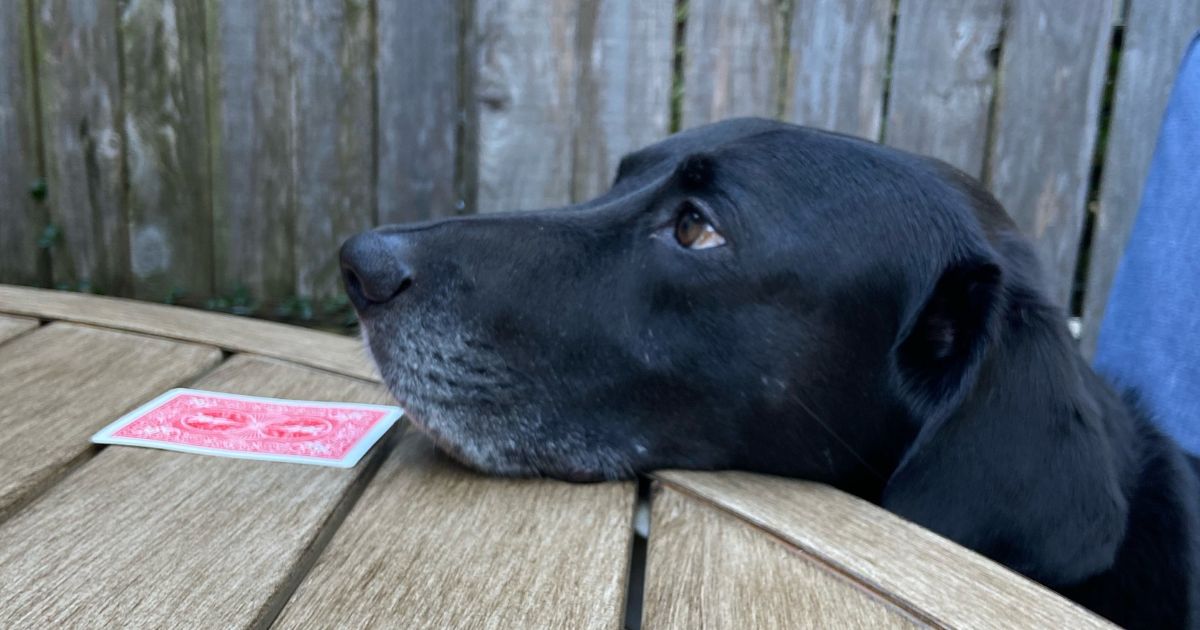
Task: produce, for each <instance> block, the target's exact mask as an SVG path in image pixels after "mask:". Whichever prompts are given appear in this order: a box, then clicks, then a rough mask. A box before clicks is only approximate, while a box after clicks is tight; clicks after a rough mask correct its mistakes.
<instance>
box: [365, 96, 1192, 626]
mask: <svg viewBox="0 0 1200 630" xmlns="http://www.w3.org/2000/svg"><path fill="white" fill-rule="evenodd" d="M342 257H343V266H344V268H345V270H346V277H347V285H348V290H349V292H350V295H351V298H352V300H353V301H354V303H355V306H356V307H357V308H358V310H359V314H360V318H361V319H362V322H363V327H364V332H365V333H366V334H367V337H368V339H369V346H370V349H371V351H372V354H373V355H374V357H375V359H376V361H377V363H378V364H379V367H380V369H381V372H382V374H383V376H384V379H385V381H386V382H387V383H388V385H389V386H390V387H391V389H392V391H393V392H394V393H395V394H396V396H397V397H398V398H399V399H400V400H401V401H402V402H403V404H404V405H405V407H406V408H407V409H408V410H409V412H410V414H411V415H410V417H411V418H412V420H413V421H414V422H415V423H417V424H418V425H419V426H421V427H422V428H423V429H424V430H425V431H426V432H428V433H429V434H430V435H431V436H432V437H433V438H434V439H435V440H436V441H437V442H438V443H439V444H440V445H442V446H443V448H445V449H446V450H447V451H449V452H450V453H452V454H453V455H455V456H456V457H458V458H459V459H461V460H463V461H464V462H466V463H468V464H470V465H473V466H475V467H478V468H480V469H482V470H485V471H489V472H494V473H500V474H513V475H547V476H552V477H559V478H564V479H571V480H592V479H605V478H620V477H628V476H631V475H632V474H634V473H636V472H639V471H644V470H651V469H655V468H664V467H672V468H692V469H717V468H739V469H745V470H751V471H758V472H764V473H773V474H779V475H787V476H792V477H801V478H805V479H812V480H816V481H822V482H825V483H829V484H832V485H835V486H837V487H840V488H843V489H845V490H847V491H849V492H853V493H855V494H858V495H860V496H863V497H865V498H867V499H870V500H872V501H875V502H877V503H879V504H880V505H882V506H883V507H885V508H886V509H888V510H891V511H893V512H895V513H897V514H899V515H901V516H904V517H906V518H908V519H910V520H912V521H914V522H916V523H919V524H921V525H923V526H925V527H928V528H930V529H932V530H934V531H936V532H939V533H941V534H943V535H945V536H947V537H949V538H950V539H952V540H955V541H957V542H959V543H961V544H963V545H966V546H967V547H970V548H972V549H975V550H977V551H979V552H981V553H983V554H985V555H987V556H989V557H991V558H993V559H995V560H997V561H999V562H1001V563H1004V564H1005V565H1007V566H1009V567H1011V568H1013V569H1015V570H1017V571H1020V572H1022V573H1024V574H1026V575H1028V576H1030V577H1032V578H1034V579H1036V580H1038V581H1041V582H1043V583H1044V584H1047V585H1049V586H1051V587H1053V588H1055V589H1057V590H1059V591H1060V592H1062V593H1064V594H1066V595H1067V596H1069V597H1071V598H1073V599H1075V600H1077V601H1079V602H1080V603H1082V604H1083V605H1085V606H1088V607H1089V608H1092V609H1093V610H1095V611H1097V612H1099V613H1101V614H1103V615H1105V616H1107V617H1109V618H1110V619H1112V620H1114V621H1116V622H1117V623H1120V624H1123V625H1127V626H1141V627H1157V628H1164V627H1197V626H1200V474H1198V472H1197V470H1198V467H1200V465H1198V464H1197V462H1196V461H1194V460H1190V459H1189V458H1188V457H1187V456H1185V455H1184V454H1183V453H1182V452H1181V451H1180V449H1179V448H1178V447H1177V446H1176V445H1175V444H1174V443H1173V442H1171V441H1170V440H1169V439H1168V438H1166V437H1164V436H1163V435H1162V434H1160V433H1159V432H1158V431H1157V430H1156V429H1155V428H1154V427H1153V425H1152V424H1151V423H1149V422H1148V421H1146V420H1145V418H1144V417H1143V416H1142V415H1141V414H1140V413H1139V412H1138V411H1137V410H1136V405H1131V404H1127V403H1126V402H1125V401H1123V400H1122V399H1121V398H1120V397H1119V396H1118V395H1117V394H1116V393H1114V391H1113V390H1112V389H1111V388H1110V387H1109V386H1108V385H1106V384H1105V383H1104V382H1103V381H1102V380H1101V379H1100V378H1099V377H1098V376H1097V375H1096V374H1094V373H1093V372H1092V370H1091V369H1090V368H1089V367H1088V366H1087V365H1086V364H1085V362H1084V361H1083V360H1082V359H1081V357H1080V356H1079V354H1078V352H1077V351H1076V349H1075V347H1074V344H1073V342H1072V340H1071V338H1070V336H1069V334H1068V332H1067V330H1066V326H1065V321H1064V320H1065V318H1064V317H1063V313H1062V312H1061V310H1060V309H1059V308H1057V307H1055V306H1054V305H1053V304H1052V303H1051V302H1050V301H1049V300H1048V299H1047V298H1046V297H1045V292H1044V291H1043V289H1042V275H1041V271H1040V270H1039V267H1038V265H1037V262H1036V257H1035V255H1034V254H1033V250H1032V249H1031V247H1030V245H1029V244H1028V242H1027V241H1026V240H1025V239H1024V238H1023V237H1021V236H1020V234H1019V233H1018V231H1017V229H1016V228H1015V227H1014V225H1013V224H1012V222H1011V221H1010V220H1009V218H1008V217H1007V215H1006V214H1005V213H1004V211H1003V209H1002V208H1000V206H999V205H998V204H997V203H996V201H995V200H994V199H993V198H992V197H991V196H990V195H988V194H987V193H986V192H984V191H983V190H982V189H981V188H980V187H979V186H978V185H977V184H976V183H975V182H973V181H972V180H970V179H969V178H967V177H966V176H964V175H962V174H961V173H958V172H957V171H955V170H953V169H951V168H950V167H948V166H946V165H944V164H941V163H940V162H936V161H934V160H930V159H926V158H920V157H917V156H913V155H910V154H907V153H903V152H900V151H896V150H893V149H889V148H886V147H882V146H879V145H876V144H873V143H869V142H866V141H861V140H856V139H852V138H848V137H843V136H839V135H835V134H829V133H824V132H818V131H813V130H808V129H803V128H799V127H794V126H789V125H785V124H781V123H777V122H771V121H765V120H756V119H743V120H735V121H727V122H724V123H718V124H715V125H710V126H707V127H702V128H698V129H694V130H691V131H688V132H685V133H682V134H678V135H676V136H673V137H672V138H670V139H668V140H666V141H663V142H661V143H659V144H657V145H653V146H651V147H649V148H647V149H644V150H642V151H639V152H637V153H634V154H632V155H630V156H627V157H626V159H625V160H623V161H622V164H621V167H620V170H619V174H618V178H617V181H616V182H615V183H614V185H613V188H612V190H611V191H610V192H608V193H607V194H605V195H604V196H602V197H600V198H598V199H596V200H594V201H592V202H589V203H585V204H581V205H579V206H575V207H572V208H566V209H561V210H552V211H542V212H530V213H519V214H508V215H493V216H480V217H470V218H462V219H454V220H448V221H442V222H434V223H426V224H421V225H414V226H398V227H391V228H381V229H380V230H377V231H374V232H370V233H366V234H363V235H360V236H358V237H356V238H355V239H352V240H351V241H350V242H349V243H348V244H347V245H346V246H345V247H344V248H343V252H342Z"/></svg>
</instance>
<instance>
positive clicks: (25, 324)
mask: <svg viewBox="0 0 1200 630" xmlns="http://www.w3.org/2000/svg"><path fill="white" fill-rule="evenodd" d="M37 327H38V320H36V319H33V318H32V317H9V316H0V343H4V342H5V341H8V340H9V339H12V338H14V337H18V336H20V335H23V334H25V333H27V332H29V331H31V330H33V329H34V328H37Z"/></svg>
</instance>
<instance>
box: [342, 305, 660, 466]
mask: <svg viewBox="0 0 1200 630" xmlns="http://www.w3.org/2000/svg"><path fill="white" fill-rule="evenodd" d="M406 319H407V320H409V321H406V322H405V323H404V325H403V326H401V325H400V324H399V323H398V322H397V321H396V318H394V317H384V318H380V319H374V318H362V327H361V328H362V338H363V342H364V344H365V345H366V348H367V352H368V354H369V355H370V356H371V358H372V360H373V361H374V362H375V364H376V366H377V368H378V370H379V373H380V375H381V377H382V379H383V382H384V384H385V385H386V386H387V388H388V390H389V391H390V392H391V394H392V395H393V396H394V397H395V398H396V400H397V401H398V402H399V403H400V405H401V406H402V407H403V408H404V410H405V414H406V417H407V419H408V420H409V422H411V423H412V425H413V426H415V427H416V428H417V429H418V430H420V431H421V432H422V433H424V434H425V435H427V436H429V438H430V439H431V440H432V441H433V442H434V443H435V444H436V445H437V446H438V447H439V448H440V449H441V450H442V451H444V452H445V453H446V454H448V455H450V456H451V457H452V458H454V459H455V460H457V461H459V462H460V463H462V464H464V465H466V466H469V467H471V468H474V469H477V470H479V471H481V472H485V473H489V474H493V475H501V476H510V477H542V476H548V477H554V478H558V479H564V480H569V481H602V480H615V479H625V478H629V477H631V476H633V475H634V474H635V472H636V468H635V465H634V463H633V461H634V460H636V459H637V458H638V457H640V456H644V455H646V453H647V449H646V447H645V445H643V444H641V443H640V442H636V440H634V441H631V442H630V444H628V445H605V444H596V443H594V442H593V441H591V440H589V439H588V438H587V437H586V436H584V435H583V434H581V433H578V432H571V431H567V432H561V431H547V430H546V426H547V424H548V423H547V421H546V419H545V418H543V417H542V413H543V410H542V409H541V408H540V407H539V406H537V405H535V404H532V403H533V400H534V399H536V398H541V399H542V400H545V399H546V398H545V396H546V392H545V391H544V390H545V389H546V387H545V386H544V385H543V384H535V383H532V382H530V381H528V380H527V379H525V378H523V377H522V375H521V374H520V373H519V372H517V371H516V370H513V369H511V368H509V367H508V366H507V365H506V364H505V362H504V360H503V358H501V357H500V356H499V354H498V353H497V352H496V351H495V348H493V347H492V346H491V345H490V344H489V343H487V342H484V341H480V340H479V339H478V338H477V337H476V336H474V335H472V334H470V333H468V332H466V331H464V330H463V328H462V326H461V324H460V323H458V322H455V321H451V320H450V319H449V318H446V317H442V316H438V315H435V314H431V313H429V312H425V313H422V314H419V315H416V316H414V314H412V313H410V314H409V316H408V317H407V318H406ZM408 331H419V332H408Z"/></svg>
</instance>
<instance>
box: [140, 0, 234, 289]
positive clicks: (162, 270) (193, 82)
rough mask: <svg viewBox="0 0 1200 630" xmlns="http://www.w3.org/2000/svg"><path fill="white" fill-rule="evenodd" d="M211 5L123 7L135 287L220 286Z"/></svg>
mask: <svg viewBox="0 0 1200 630" xmlns="http://www.w3.org/2000/svg"><path fill="white" fill-rule="evenodd" d="M204 26H205V19H204V7H203V5H202V4H200V3H197V2H194V1H191V0H164V1H163V2H135V3H130V4H128V5H126V8H125V10H124V11H122V13H121V16H120V36H121V37H120V41H121V53H122V63H123V64H124V72H123V77H124V83H123V85H122V86H121V87H122V100H123V103H124V108H123V113H124V115H123V120H122V125H123V127H122V128H123V130H124V133H125V138H126V151H127V160H126V162H127V164H128V170H129V189H128V195H127V197H126V202H127V203H126V204H125V206H126V208H127V211H128V230H129V248H130V257H129V258H130V260H129V262H130V271H131V273H132V278H131V282H130V285H131V286H130V288H131V295H133V296H135V297H138V298H141V299H149V300H158V301H161V300H163V299H165V298H168V297H172V296H177V295H180V294H186V295H189V296H191V297H194V298H195V299H197V300H203V299H206V298H208V297H209V296H211V295H212V283H213V279H212V266H213V260H212V229H213V227H212V200H211V199H210V196H209V193H210V190H211V182H210V180H209V160H208V137H209V132H208V114H207V112H206V111H205V102H206V95H205V76H204V54H205V51H204Z"/></svg>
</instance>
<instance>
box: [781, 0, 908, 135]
mask: <svg viewBox="0 0 1200 630" xmlns="http://www.w3.org/2000/svg"><path fill="white" fill-rule="evenodd" d="M891 18H892V2H891V0H868V1H866V2H862V1H858V0H805V1H802V2H795V3H793V5H792V18H791V27H790V28H789V36H788V50H789V63H788V68H787V87H786V88H785V90H784V94H785V97H786V98H787V103H786V105H785V106H784V117H785V118H786V119H787V120H789V121H791V122H795V123H799V124H801V125H809V126H813V127H819V128H821V129H829V130H832V131H837V132H841V133H847V134H851V135H855V136H860V137H863V138H867V139H869V140H878V139H879V134H880V132H881V131H882V128H883V93H884V88H885V87H886V85H887V77H888V67H887V61H888V59H887V55H888V45H889V43H890V36H891Z"/></svg>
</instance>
